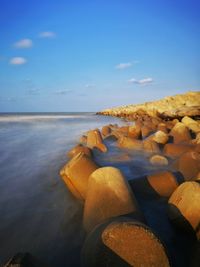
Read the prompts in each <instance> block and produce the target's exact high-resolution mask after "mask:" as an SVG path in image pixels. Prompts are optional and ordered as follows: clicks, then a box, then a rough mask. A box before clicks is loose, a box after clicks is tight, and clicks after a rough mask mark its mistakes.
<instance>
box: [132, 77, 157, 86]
mask: <svg viewBox="0 0 200 267" xmlns="http://www.w3.org/2000/svg"><path fill="white" fill-rule="evenodd" d="M128 82H129V83H135V84H139V85H147V84H151V83H153V79H152V78H150V77H148V78H144V79H141V80H136V79H135V78H131V79H130V80H128Z"/></svg>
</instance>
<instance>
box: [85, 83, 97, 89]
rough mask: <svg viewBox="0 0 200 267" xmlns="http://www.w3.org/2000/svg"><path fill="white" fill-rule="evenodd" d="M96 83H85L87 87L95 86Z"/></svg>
mask: <svg viewBox="0 0 200 267" xmlns="http://www.w3.org/2000/svg"><path fill="white" fill-rule="evenodd" d="M95 86H96V85H95V84H94V83H87V84H85V88H94V87H95Z"/></svg>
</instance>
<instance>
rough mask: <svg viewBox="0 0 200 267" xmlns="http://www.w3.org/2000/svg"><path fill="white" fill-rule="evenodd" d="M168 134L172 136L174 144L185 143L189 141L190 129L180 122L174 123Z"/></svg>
mask: <svg viewBox="0 0 200 267" xmlns="http://www.w3.org/2000/svg"><path fill="white" fill-rule="evenodd" d="M169 135H170V136H173V139H174V144H180V143H186V144H187V143H189V142H190V141H191V135H190V131H189V129H188V128H187V127H186V126H185V124H183V123H182V122H178V123H176V125H175V126H174V127H173V128H172V129H171V131H170V133H169Z"/></svg>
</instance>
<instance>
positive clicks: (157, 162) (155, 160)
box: [150, 155, 168, 166]
mask: <svg viewBox="0 0 200 267" xmlns="http://www.w3.org/2000/svg"><path fill="white" fill-rule="evenodd" d="M150 163H151V164H152V165H154V166H167V165H168V159H167V158H165V157H163V156H160V155H154V156H152V157H151V158H150Z"/></svg>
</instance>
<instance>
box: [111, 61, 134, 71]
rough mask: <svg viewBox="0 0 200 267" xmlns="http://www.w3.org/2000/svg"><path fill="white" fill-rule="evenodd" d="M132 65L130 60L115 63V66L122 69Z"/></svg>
mask: <svg viewBox="0 0 200 267" xmlns="http://www.w3.org/2000/svg"><path fill="white" fill-rule="evenodd" d="M132 66H133V64H132V63H131V62H127V63H120V64H118V65H116V66H115V68H116V69H118V70H124V69H128V68H130V67H132Z"/></svg>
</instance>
